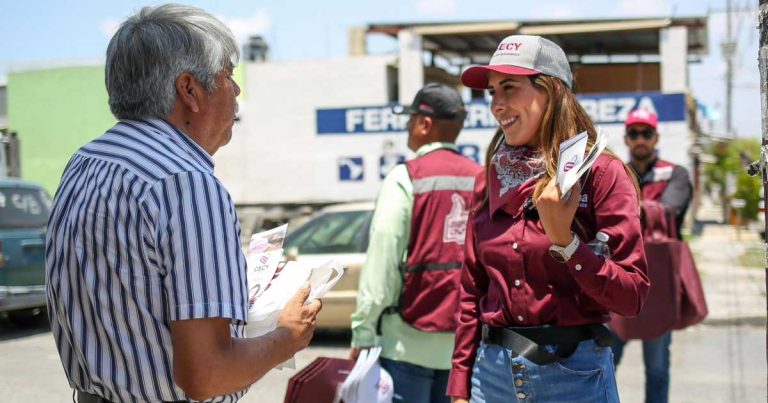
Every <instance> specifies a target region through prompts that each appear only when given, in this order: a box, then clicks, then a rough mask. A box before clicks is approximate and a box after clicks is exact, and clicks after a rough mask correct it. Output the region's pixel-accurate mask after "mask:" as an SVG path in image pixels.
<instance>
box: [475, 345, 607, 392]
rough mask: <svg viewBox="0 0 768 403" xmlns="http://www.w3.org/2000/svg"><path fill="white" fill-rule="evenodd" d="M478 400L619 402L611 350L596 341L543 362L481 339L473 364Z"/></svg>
mask: <svg viewBox="0 0 768 403" xmlns="http://www.w3.org/2000/svg"><path fill="white" fill-rule="evenodd" d="M471 394H472V398H471V401H472V403H508V402H524V403H534V402H535V403H544V402H546V403H561V402H569V403H599V402H606V403H618V401H619V392H618V389H617V388H616V378H615V375H614V367H613V361H612V360H611V349H610V348H609V347H600V346H598V345H597V343H595V341H594V340H586V341H583V342H581V343H579V346H578V347H577V348H576V351H575V352H574V353H573V355H572V356H570V357H568V358H566V359H564V360H562V361H559V362H555V363H552V364H547V365H537V364H535V363H533V362H531V361H529V360H527V359H525V358H523V357H522V356H512V351H511V350H507V349H506V348H504V347H501V346H498V345H495V344H485V343H480V347H479V348H478V350H477V357H476V358H475V366H474V367H473V368H472V389H471Z"/></svg>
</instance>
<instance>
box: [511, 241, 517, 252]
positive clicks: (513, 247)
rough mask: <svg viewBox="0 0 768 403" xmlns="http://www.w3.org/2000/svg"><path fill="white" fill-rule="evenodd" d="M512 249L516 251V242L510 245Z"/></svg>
mask: <svg viewBox="0 0 768 403" xmlns="http://www.w3.org/2000/svg"><path fill="white" fill-rule="evenodd" d="M512 249H515V250H517V242H515V243H513V244H512Z"/></svg>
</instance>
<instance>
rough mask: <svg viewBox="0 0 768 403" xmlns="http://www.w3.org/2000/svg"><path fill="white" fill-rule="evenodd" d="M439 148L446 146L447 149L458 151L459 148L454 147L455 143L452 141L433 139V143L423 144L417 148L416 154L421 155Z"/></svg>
mask: <svg viewBox="0 0 768 403" xmlns="http://www.w3.org/2000/svg"><path fill="white" fill-rule="evenodd" d="M441 148H447V149H450V150H453V151H456V152H459V149H458V148H457V147H456V144H454V143H446V142H442V141H435V142H433V143H429V144H424V145H423V146H421V147H419V149H418V150H416V156H417V157H421V156H422V155H424V154H427V153H430V152H432V151H435V150H439V149H441Z"/></svg>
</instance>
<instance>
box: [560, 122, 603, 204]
mask: <svg viewBox="0 0 768 403" xmlns="http://www.w3.org/2000/svg"><path fill="white" fill-rule="evenodd" d="M587 140H588V138H587V132H581V133H579V134H577V135H575V136H573V137H571V138H570V139H568V140H566V141H564V142H562V143H561V144H560V155H559V157H558V164H557V165H558V166H557V178H556V183H557V186H558V188H559V189H560V198H561V199H562V200H568V198H569V197H570V195H571V189H572V188H573V185H575V184H576V182H578V181H579V178H581V177H582V176H583V175H584V173H585V172H589V169H590V168H591V167H592V164H594V163H595V161H596V160H597V157H598V156H600V153H602V152H603V150H605V146H606V145H607V144H608V137H607V136H606V135H605V134H604V133H603V132H602V130H600V129H598V130H597V136H596V138H595V144H594V145H593V146H592V149H591V150H589V154H587V155H586V156H584V153H585V152H586V150H587Z"/></svg>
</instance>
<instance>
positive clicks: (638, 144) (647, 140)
mask: <svg viewBox="0 0 768 403" xmlns="http://www.w3.org/2000/svg"><path fill="white" fill-rule="evenodd" d="M658 123H659V118H658V116H656V114H654V113H652V112H649V111H646V110H643V109H637V110H634V111H632V112H630V113H629V116H628V117H627V120H626V122H625V123H624V126H625V128H626V131H625V134H624V143H625V144H626V145H627V147H629V153H630V161H629V166H630V167H631V168H632V170H633V171H634V172H635V174H636V175H637V179H638V182H639V183H640V188H641V190H642V200H643V201H654V202H660V203H661V204H663V205H664V207H666V208H667V209H670V210H671V211H672V212H673V213H674V215H675V225H676V226H677V230H678V231H677V233H678V234H679V233H680V225H681V224H682V221H683V217H684V216H685V212H686V210H687V209H688V204H689V203H690V201H691V194H692V187H691V180H690V178H689V176H688V171H687V170H686V169H685V168H684V167H682V166H680V165H675V164H673V163H671V162H669V161H664V160H661V159H659V158H658V155H657V151H656V144H657V143H658V141H659V133H658V131H657V128H658ZM615 340H616V343H615V344H614V345H613V360H614V363H615V364H616V365H618V364H619V361H620V360H621V356H622V353H623V350H624V344H625V343H626V341H622V340H620V339H619V338H618V337H616V338H615ZM671 343H672V332H671V331H669V332H667V333H664V334H663V335H662V336H661V337H659V338H657V339H653V340H643V362H644V363H645V378H646V380H645V401H646V402H662V403H665V402H667V400H668V399H669V345H670V344H671Z"/></svg>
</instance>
